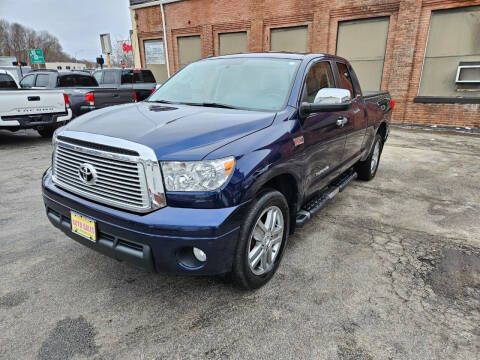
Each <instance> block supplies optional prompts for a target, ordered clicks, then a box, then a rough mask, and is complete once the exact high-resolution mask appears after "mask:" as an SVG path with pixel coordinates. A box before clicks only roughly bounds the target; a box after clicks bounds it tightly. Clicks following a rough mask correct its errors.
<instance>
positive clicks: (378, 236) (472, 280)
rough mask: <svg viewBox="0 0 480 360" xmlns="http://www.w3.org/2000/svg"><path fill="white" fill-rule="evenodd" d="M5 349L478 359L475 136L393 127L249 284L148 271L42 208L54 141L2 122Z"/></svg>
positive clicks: (69, 354)
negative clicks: (265, 277)
mask: <svg viewBox="0 0 480 360" xmlns="http://www.w3.org/2000/svg"><path fill="white" fill-rule="evenodd" d="M0 159H1V161H0V184H1V185H0V189H1V196H0V226H1V228H0V229H1V231H0V244H1V247H0V358H1V359H86V358H94V359H113V358H115V359H175V358H178V359H185V358H192V359H193V358H206V359H224V358H225V359H226V358H232V359H244V358H254V357H255V358H259V359H269V358H275V359H291V358H296V359H312V358H317V359H340V360H347V359H351V360H353V359H358V360H363V359H365V360H366V359H478V358H480V221H479V218H480V202H479V200H480V183H479V182H478V175H479V174H480V137H479V136H468V135H458V134H444V133H440V132H433V131H411V130H402V129H398V128H394V129H393V130H392V133H391V135H390V138H389V140H388V142H387V144H386V146H385V148H384V152H383V155H382V159H381V162H380V168H379V171H378V173H377V176H376V178H375V179H374V180H373V181H371V182H360V181H356V182H355V183H354V184H352V185H350V186H349V187H347V189H346V190H345V191H344V192H342V193H341V194H339V195H338V196H337V197H335V198H334V200H333V201H331V202H330V204H329V205H328V206H327V207H326V208H325V209H324V210H322V211H321V212H320V213H319V214H317V215H316V216H315V217H314V219H313V220H312V221H310V222H309V223H307V224H306V226H305V227H304V228H303V229H301V230H299V231H297V232H296V233H295V234H294V235H293V236H291V237H290V240H289V244H288V246H287V250H286V253H285V256H284V258H283V262H282V265H281V266H280V268H279V271H278V272H277V274H276V275H275V277H274V278H273V279H272V281H271V282H270V283H269V284H267V285H266V286H265V287H263V288H262V289H259V290H258V291H255V292H244V291H241V290H238V289H236V288H234V287H232V286H231V285H230V284H228V283H225V282H224V281H223V280H222V279H221V278H218V277H195V278H192V277H181V276H171V275H169V276H167V275H163V274H147V273H144V272H142V271H139V270H136V269H133V268H130V267H128V266H127V265H125V264H122V263H119V262H116V261H115V260H112V259H109V258H106V257H104V256H102V255H100V254H97V253H94V252H92V251H91V250H89V249H87V248H84V247H83V246H81V245H79V244H77V243H75V242H74V241H72V240H70V239H68V238H66V237H65V236H64V235H63V234H62V233H61V232H60V231H58V230H56V229H54V228H53V227H52V226H51V225H50V224H49V222H48V220H47V219H46V216H45V214H44V209H43V204H42V199H41V190H40V178H41V174H42V172H43V170H44V169H45V168H46V167H48V166H49V162H50V142H49V141H48V140H44V139H41V138H40V137H39V136H38V135H36V133H35V132H30V131H27V132H19V133H16V134H10V133H7V132H0Z"/></svg>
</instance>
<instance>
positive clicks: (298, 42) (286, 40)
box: [270, 26, 308, 53]
mask: <svg viewBox="0 0 480 360" xmlns="http://www.w3.org/2000/svg"><path fill="white" fill-rule="evenodd" d="M307 41H308V27H307V26H296V27H290V28H281V29H272V30H271V31H270V51H290V52H300V53H304V52H307Z"/></svg>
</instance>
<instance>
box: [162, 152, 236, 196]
mask: <svg viewBox="0 0 480 360" xmlns="http://www.w3.org/2000/svg"><path fill="white" fill-rule="evenodd" d="M161 164H162V171H163V177H164V179H165V187H166V189H167V191H212V190H216V189H218V188H219V187H221V186H222V185H223V184H225V183H226V182H227V180H228V178H229V177H230V174H232V173H233V171H234V169H235V158H234V157H233V156H230V157H227V158H223V159H218V160H204V161H162V162H161Z"/></svg>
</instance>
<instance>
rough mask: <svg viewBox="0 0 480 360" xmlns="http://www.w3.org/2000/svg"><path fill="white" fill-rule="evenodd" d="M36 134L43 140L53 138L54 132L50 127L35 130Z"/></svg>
mask: <svg viewBox="0 0 480 360" xmlns="http://www.w3.org/2000/svg"><path fill="white" fill-rule="evenodd" d="M37 132H38V133H39V134H40V136H41V137H43V138H51V137H52V136H53V133H54V132H55V128H54V127H51V126H49V127H44V128H41V129H37Z"/></svg>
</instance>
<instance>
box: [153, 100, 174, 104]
mask: <svg viewBox="0 0 480 360" xmlns="http://www.w3.org/2000/svg"><path fill="white" fill-rule="evenodd" d="M145 102H151V103H160V104H177V103H175V102H173V101H168V100H150V101H145Z"/></svg>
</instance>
